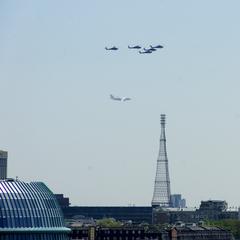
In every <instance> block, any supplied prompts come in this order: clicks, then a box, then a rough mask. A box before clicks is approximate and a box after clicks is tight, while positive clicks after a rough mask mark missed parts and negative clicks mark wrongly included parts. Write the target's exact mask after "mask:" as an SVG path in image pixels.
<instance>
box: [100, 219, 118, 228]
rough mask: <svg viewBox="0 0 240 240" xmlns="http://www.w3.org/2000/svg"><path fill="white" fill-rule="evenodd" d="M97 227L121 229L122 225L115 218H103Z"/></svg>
mask: <svg viewBox="0 0 240 240" xmlns="http://www.w3.org/2000/svg"><path fill="white" fill-rule="evenodd" d="M97 225H98V226H100V227H108V228H110V227H121V226H122V223H121V222H119V221H116V220H115V219H114V218H103V219H100V220H97Z"/></svg>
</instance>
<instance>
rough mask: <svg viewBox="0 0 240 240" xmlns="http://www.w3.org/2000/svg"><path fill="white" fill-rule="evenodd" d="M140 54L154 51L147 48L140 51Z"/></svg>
mask: <svg viewBox="0 0 240 240" xmlns="http://www.w3.org/2000/svg"><path fill="white" fill-rule="evenodd" d="M138 52H139V53H140V54H145V53H152V51H151V50H145V51H138Z"/></svg>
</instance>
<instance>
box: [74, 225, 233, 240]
mask: <svg viewBox="0 0 240 240" xmlns="http://www.w3.org/2000/svg"><path fill="white" fill-rule="evenodd" d="M70 237H71V239H85V240H95V239H96V240H140V239H155V240H192V239H196V240H232V239H233V236H232V234H231V233H230V232H229V231H227V230H224V229H221V228H217V227H199V226H182V227H169V228H167V229H161V230H156V229H155V230H150V229H145V228H143V227H138V226H135V227H119V228H102V227H87V228H86V227H84V228H83V227H80V228H72V231H71V233H70Z"/></svg>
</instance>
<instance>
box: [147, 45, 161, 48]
mask: <svg viewBox="0 0 240 240" xmlns="http://www.w3.org/2000/svg"><path fill="white" fill-rule="evenodd" d="M150 48H163V46H162V45H157V46H152V45H150Z"/></svg>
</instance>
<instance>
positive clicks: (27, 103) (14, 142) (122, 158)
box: [0, 0, 240, 207]
mask: <svg viewBox="0 0 240 240" xmlns="http://www.w3.org/2000/svg"><path fill="white" fill-rule="evenodd" d="M239 7H240V2H238V1H237V0H231V1H228V2H226V1H219V0H218V1H217V0H213V1H211V2H209V1H207V0H203V1H201V2H194V3H193V2H192V1H190V0H183V1H181V2H177V1H171V2H169V1H166V0H162V1H157V0H151V1H148V3H146V2H139V1H131V2H129V1H126V0H122V1H121V2H120V1H116V2H114V3H112V1H109V0H103V1H101V2H99V1H97V0H93V1H75V0H73V1H71V2H69V1H61V2H59V1H56V0H53V1H51V2H49V1H46V0H43V1H41V2H38V1H24V2H23V1H21V2H20V1H16V0H13V1H1V3H0V34H1V38H0V52H1V54H0V83H1V94H0V106H1V112H2V118H1V124H0V131H1V139H0V149H3V150H6V151H8V176H9V177H16V176H18V177H19V179H22V180H24V181H31V180H41V181H43V182H45V183H46V184H47V185H48V186H49V187H50V188H51V189H52V190H53V191H54V192H55V193H64V195H65V196H68V197H69V198H70V200H71V203H72V204H73V205H128V204H135V205H138V206H140V205H149V206H150V205H151V198H152V194H153V189H154V177H155V171H156V159H157V155H158V149H159V145H158V144H159V137H160V125H159V116H160V114H161V113H165V114H166V115H167V119H168V120H167V121H168V122H167V126H168V127H167V130H166V137H167V143H168V145H167V147H168V159H169V173H170V177H171V191H172V193H181V194H182V196H184V198H186V200H187V203H188V206H193V207H194V206H199V204H200V201H201V200H208V199H221V200H226V201H227V202H228V203H229V206H238V205H240V201H239V198H240V193H238V192H237V190H236V189H237V187H238V185H237V183H238V176H239V173H238V172H239V171H238V168H239V163H238V158H239V157H238V156H239V151H238V149H239V140H238V136H239V134H240V127H239V120H240V111H239V109H238V102H239V101H240V96H239V93H238V92H239V91H238V89H239V87H240V83H239V71H238V69H239V53H240V46H239V40H240V34H239V31H238V22H239V21H240V16H239V13H238V9H239ZM149 9H150V10H149ZM135 44H136V45H141V46H144V47H149V45H150V44H151V45H155V44H156V45H157V44H163V45H164V48H163V49H161V50H159V52H157V54H155V53H152V54H150V55H147V54H137V52H136V53H133V52H132V50H131V51H130V50H129V49H128V48H127V46H128V45H131V46H132V45H135ZM114 45H115V46H117V47H119V51H115V52H109V51H106V50H105V47H106V46H114ZM111 93H113V94H114V95H115V94H116V95H117V96H129V97H131V98H132V100H131V101H129V102H126V103H124V104H122V103H119V102H117V101H111V99H109V94H111Z"/></svg>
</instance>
